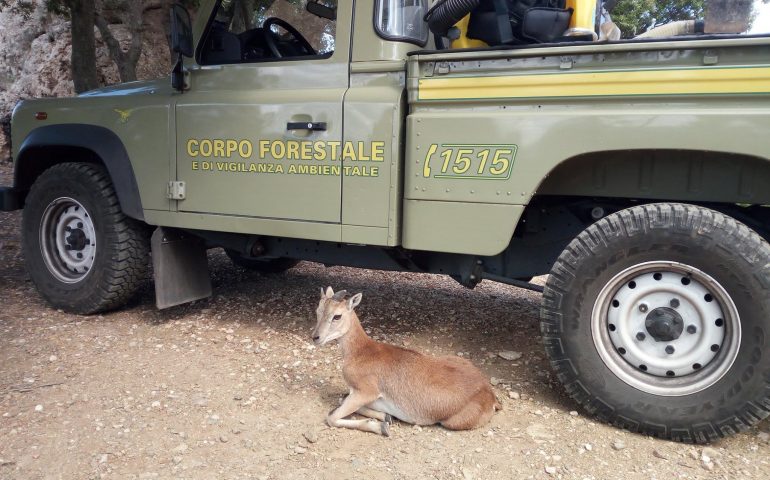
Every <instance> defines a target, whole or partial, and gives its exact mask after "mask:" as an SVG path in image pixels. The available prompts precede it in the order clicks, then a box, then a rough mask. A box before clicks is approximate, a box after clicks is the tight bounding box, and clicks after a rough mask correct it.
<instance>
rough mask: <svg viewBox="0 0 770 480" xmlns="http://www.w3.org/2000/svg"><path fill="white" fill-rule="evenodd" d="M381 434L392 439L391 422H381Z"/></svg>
mask: <svg viewBox="0 0 770 480" xmlns="http://www.w3.org/2000/svg"><path fill="white" fill-rule="evenodd" d="M380 424H381V426H380V433H382V434H383V435H384V436H386V437H390V423H389V422H380Z"/></svg>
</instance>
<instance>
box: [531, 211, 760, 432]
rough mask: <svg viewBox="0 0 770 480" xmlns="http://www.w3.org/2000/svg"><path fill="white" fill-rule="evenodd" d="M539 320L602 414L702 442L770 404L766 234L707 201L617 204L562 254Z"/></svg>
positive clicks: (564, 369) (749, 420)
mask: <svg viewBox="0 0 770 480" xmlns="http://www.w3.org/2000/svg"><path fill="white" fill-rule="evenodd" d="M542 330H543V334H544V335H543V336H544V340H545V344H546V349H547V351H548V354H549V356H550V358H551V363H552V365H553V366H554V368H555V369H556V371H557V373H558V376H559V378H560V380H561V381H562V382H563V383H564V385H565V387H566V389H567V391H568V392H569V393H570V394H571V395H572V397H573V398H575V400H577V401H578V402H579V403H581V404H582V405H583V406H584V407H585V408H586V409H587V410H588V411H590V412H592V413H594V414H596V415H597V416H598V417H600V418H602V419H603V420H606V421H609V422H612V423H614V424H616V425H618V426H621V427H623V428H626V429H629V430H632V431H636V432H641V433H646V434H650V435H655V436H658V437H664V438H670V439H674V440H681V441H694V442H701V443H702V442H709V441H713V440H715V439H717V438H719V437H722V436H726V435H729V434H732V433H735V432H737V431H741V430H745V429H746V428H748V427H749V426H750V425H753V424H755V423H757V422H759V421H760V420H761V419H763V418H765V417H767V416H768V414H770V378H768V376H767V372H768V371H770V245H768V244H767V242H765V241H764V240H762V239H761V238H760V237H759V236H758V235H757V234H756V233H754V232H753V231H752V230H750V229H749V228H748V227H746V226H745V225H743V224H741V223H739V222H737V221H735V220H734V219H732V218H730V217H727V216H725V215H723V214H720V213H718V212H715V211H712V210H708V209H705V208H701V207H695V206H690V205H681V204H656V205H646V206H641V207H635V208H631V209H629V210H624V211H621V212H618V213H616V214H614V215H611V216H609V217H607V218H605V219H603V220H601V221H599V222H597V223H596V224H594V225H592V226H591V227H589V228H588V229H586V230H585V231H584V232H583V233H581V234H580V235H579V236H578V238H577V239H575V240H574V241H573V242H572V243H571V244H570V245H569V246H568V247H567V249H566V250H565V251H564V252H563V253H562V255H561V256H560V257H559V259H558V260H557V262H556V264H555V265H554V267H553V270H552V272H551V276H550V278H549V280H548V284H547V286H546V289H545V293H544V297H543V309H542Z"/></svg>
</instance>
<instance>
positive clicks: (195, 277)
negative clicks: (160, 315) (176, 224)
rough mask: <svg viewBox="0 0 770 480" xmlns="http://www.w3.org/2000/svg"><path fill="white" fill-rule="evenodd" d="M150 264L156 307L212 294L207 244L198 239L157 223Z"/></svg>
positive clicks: (168, 306)
mask: <svg viewBox="0 0 770 480" xmlns="http://www.w3.org/2000/svg"><path fill="white" fill-rule="evenodd" d="M152 266H153V271H154V273H155V303H156V305H157V307H158V309H161V310H162V309H164V308H170V307H175V306H177V305H182V304H183V303H188V302H192V301H195V300H200V299H202V298H208V297H210V296H211V277H210V275H209V265H208V258H207V256H206V246H205V245H204V243H203V241H202V240H201V239H199V238H197V237H194V236H192V235H190V234H187V233H185V232H182V231H180V230H176V229H173V228H163V227H158V229H156V230H155V233H153V234H152Z"/></svg>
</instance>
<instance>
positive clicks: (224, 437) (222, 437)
mask: <svg viewBox="0 0 770 480" xmlns="http://www.w3.org/2000/svg"><path fill="white" fill-rule="evenodd" d="M219 441H220V442H222V443H227V442H229V441H230V439H229V438H227V435H220V436H219Z"/></svg>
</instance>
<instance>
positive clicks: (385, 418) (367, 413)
mask: <svg viewBox="0 0 770 480" xmlns="http://www.w3.org/2000/svg"><path fill="white" fill-rule="evenodd" d="M356 413H357V414H359V415H363V416H364V417H369V418H373V419H375V420H379V421H381V422H385V423H392V422H393V417H391V416H390V414H388V413H385V412H380V411H379V410H374V409H373V408H370V407H361V408H359V409H358V410H356Z"/></svg>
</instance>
